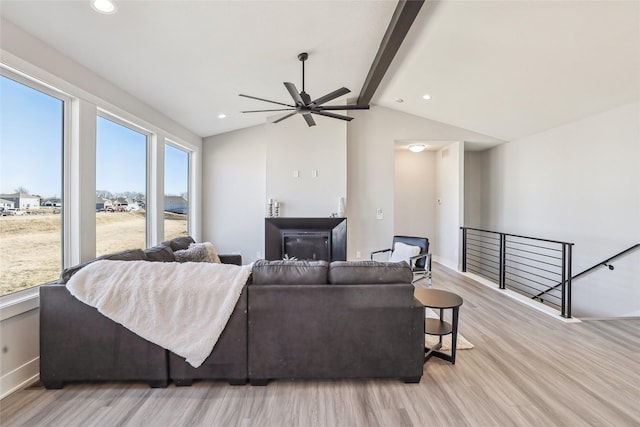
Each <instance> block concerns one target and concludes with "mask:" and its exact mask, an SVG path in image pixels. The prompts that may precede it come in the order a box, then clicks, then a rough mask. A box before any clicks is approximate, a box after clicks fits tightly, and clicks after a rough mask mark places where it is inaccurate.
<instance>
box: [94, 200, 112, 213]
mask: <svg viewBox="0 0 640 427" xmlns="http://www.w3.org/2000/svg"><path fill="white" fill-rule="evenodd" d="M109 206H111V200H109V199H105V198H104V197H96V211H103V210H105V209H107V207H109Z"/></svg>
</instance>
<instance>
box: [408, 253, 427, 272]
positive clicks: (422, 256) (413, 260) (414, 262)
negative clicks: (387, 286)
mask: <svg viewBox="0 0 640 427" xmlns="http://www.w3.org/2000/svg"><path fill="white" fill-rule="evenodd" d="M421 258H425V263H424V269H425V270H426V271H431V253H426V254H420V255H415V256H412V257H411V258H409V265H410V266H411V269H413V268H414V267H415V265H416V261H417V260H419V259H421Z"/></svg>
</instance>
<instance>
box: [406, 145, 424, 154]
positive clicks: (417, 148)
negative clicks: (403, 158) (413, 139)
mask: <svg viewBox="0 0 640 427" xmlns="http://www.w3.org/2000/svg"><path fill="white" fill-rule="evenodd" d="M427 147H428V145H426V144H411V145H409V150H411V151H413V152H414V153H419V152H421V151H424V150H425V149H426V148H427Z"/></svg>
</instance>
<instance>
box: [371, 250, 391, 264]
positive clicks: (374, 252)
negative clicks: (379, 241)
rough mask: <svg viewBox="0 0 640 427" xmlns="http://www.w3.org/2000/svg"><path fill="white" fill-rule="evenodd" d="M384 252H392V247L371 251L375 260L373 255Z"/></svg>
mask: <svg viewBox="0 0 640 427" xmlns="http://www.w3.org/2000/svg"><path fill="white" fill-rule="evenodd" d="M383 252H391V248H389V249H380V250H379V251H373V252H371V260H372V261H373V256H374V255H375V254H381V253H383Z"/></svg>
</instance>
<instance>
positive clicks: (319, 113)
mask: <svg viewBox="0 0 640 427" xmlns="http://www.w3.org/2000/svg"><path fill="white" fill-rule="evenodd" d="M311 112H312V113H313V114H318V115H320V116H325V117H331V118H332V119H340V120H346V121H348V122H350V121H351V120H353V117H349V116H343V115H342V114H334V113H327V112H326V111H311Z"/></svg>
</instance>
